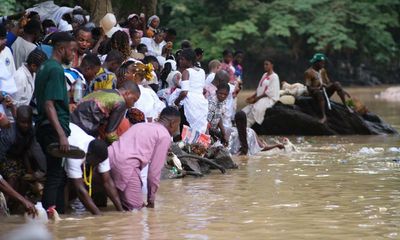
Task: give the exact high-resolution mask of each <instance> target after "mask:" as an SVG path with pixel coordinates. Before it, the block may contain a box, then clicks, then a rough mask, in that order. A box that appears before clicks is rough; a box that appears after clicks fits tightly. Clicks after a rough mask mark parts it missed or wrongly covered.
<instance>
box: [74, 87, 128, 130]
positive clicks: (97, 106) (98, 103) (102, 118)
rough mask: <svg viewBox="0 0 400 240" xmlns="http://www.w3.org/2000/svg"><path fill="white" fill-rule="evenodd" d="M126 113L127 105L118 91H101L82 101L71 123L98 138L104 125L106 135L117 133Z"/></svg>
mask: <svg viewBox="0 0 400 240" xmlns="http://www.w3.org/2000/svg"><path fill="white" fill-rule="evenodd" d="M125 113H126V103H125V100H124V98H123V97H122V96H121V95H120V94H119V92H118V90H114V89H109V90H99V91H95V92H93V93H91V94H89V95H87V96H86V97H84V98H83V99H82V101H81V102H80V103H79V104H78V106H77V107H76V109H75V110H74V112H73V113H72V114H71V122H72V123H74V124H76V125H78V126H79V127H80V128H81V129H82V130H84V131H85V132H86V133H87V134H89V135H91V136H93V137H97V136H98V130H99V127H100V126H102V125H105V132H106V133H112V132H114V131H116V130H117V128H118V126H119V124H120V123H121V121H122V119H123V118H124V116H125Z"/></svg>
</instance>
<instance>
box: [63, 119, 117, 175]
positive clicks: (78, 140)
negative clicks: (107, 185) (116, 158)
mask: <svg viewBox="0 0 400 240" xmlns="http://www.w3.org/2000/svg"><path fill="white" fill-rule="evenodd" d="M69 128H70V129H71V135H70V136H69V137H68V142H69V144H71V145H73V146H76V147H79V148H80V149H82V150H83V151H85V152H87V150H88V147H89V143H90V142H91V141H93V140H94V137H92V136H90V135H88V134H87V133H85V132H84V131H83V130H82V129H81V128H80V127H78V126H77V125H75V124H73V123H69ZM84 162H85V158H82V159H70V158H67V161H66V164H65V171H66V172H67V176H68V178H73V179H76V178H82V176H83V171H82V164H83V163H84ZM110 169H111V168H110V161H109V160H108V158H107V159H106V160H104V161H103V162H101V163H100V164H99V165H98V167H97V171H98V172H99V173H105V172H108V171H110Z"/></svg>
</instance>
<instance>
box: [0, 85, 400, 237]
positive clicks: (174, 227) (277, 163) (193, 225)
mask: <svg viewBox="0 0 400 240" xmlns="http://www.w3.org/2000/svg"><path fill="white" fill-rule="evenodd" d="M354 92H356V93H355V94H354ZM373 94H374V93H373V92H369V91H362V90H359V89H356V90H354V91H353V95H358V96H361V97H360V98H361V99H362V100H363V101H364V102H366V104H367V106H369V109H371V110H372V111H374V112H376V113H378V114H380V115H381V116H383V118H384V119H385V120H386V121H388V122H390V123H392V124H393V125H394V126H396V127H397V129H400V119H399V118H398V116H399V114H400V108H399V104H397V105H396V104H395V103H390V104H386V103H385V104H383V102H374V103H371V102H369V101H370V100H373V98H372V97H371V96H373ZM370 95H371V96H370ZM290 140H291V141H292V142H293V143H295V144H296V145H297V147H298V148H299V152H294V153H290V154H284V153H281V152H279V151H275V152H266V153H262V154H260V155H257V156H253V157H250V158H247V157H238V158H236V161H237V163H238V165H239V169H238V170H232V171H228V173H227V174H225V175H221V174H219V173H217V172H215V173H213V174H211V175H209V176H205V177H203V178H191V179H189V178H186V179H177V180H165V181H162V182H161V187H160V191H159V193H158V195H157V197H158V199H157V201H156V208H155V209H144V210H142V211H136V212H129V213H115V212H106V213H105V214H104V215H103V216H101V217H96V218H94V217H91V216H89V215H84V216H80V217H79V218H78V219H74V218H72V216H68V217H70V218H68V219H66V220H63V221H61V222H60V223H58V224H49V226H48V228H49V230H50V231H51V232H52V233H53V234H54V235H55V236H56V238H57V239H85V240H86V239H113V240H114V239H266V238H268V239H380V238H389V239H399V238H400V187H399V186H400V185H399V183H400V165H399V162H396V161H393V160H396V159H400V153H399V152H396V151H390V148H392V147H396V148H398V147H400V144H399V143H400V137H399V136H329V137H304V138H302V137H298V138H297V137H290ZM364 147H365V148H372V149H375V152H365V151H360V150H362V148H364ZM110 209H111V208H110ZM21 221H22V217H18V216H12V217H11V218H8V219H1V220H0V222H1V223H0V224H1V225H0V234H4V233H5V232H8V231H9V230H10V229H13V228H16V227H18V226H19V225H20V222H21Z"/></svg>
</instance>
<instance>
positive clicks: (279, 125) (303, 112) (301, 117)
mask: <svg viewBox="0 0 400 240" xmlns="http://www.w3.org/2000/svg"><path fill="white" fill-rule="evenodd" d="M331 105H332V110H328V109H327V110H326V113H327V117H328V121H327V122H326V123H325V124H321V123H319V122H318V120H319V118H320V116H321V115H320V110H319V108H318V106H317V103H316V102H315V101H314V100H313V99H312V98H310V97H300V98H297V99H296V103H295V105H284V104H282V103H280V102H277V103H276V104H275V105H274V106H273V107H272V108H269V109H267V111H266V112H265V118H264V122H263V123H262V124H261V125H259V124H257V123H256V124H255V125H254V126H253V129H254V130H255V131H256V132H257V134H260V135H346V134H347V135H349V134H360V135H377V134H397V131H396V130H395V129H394V128H393V127H391V126H390V125H389V124H387V123H385V122H383V121H382V120H381V119H380V118H379V117H378V116H377V115H375V114H373V113H370V112H368V113H367V114H364V115H359V114H357V113H350V112H348V111H347V110H346V108H345V107H344V106H343V105H342V104H339V103H336V102H332V104H331Z"/></svg>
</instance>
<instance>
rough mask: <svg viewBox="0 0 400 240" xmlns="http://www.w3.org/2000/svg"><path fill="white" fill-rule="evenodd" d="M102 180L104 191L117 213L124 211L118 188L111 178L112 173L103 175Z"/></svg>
mask: <svg viewBox="0 0 400 240" xmlns="http://www.w3.org/2000/svg"><path fill="white" fill-rule="evenodd" d="M101 179H102V180H103V185H104V189H105V190H106V194H107V196H108V197H109V198H110V199H111V201H112V202H113V203H114V206H115V208H116V209H117V211H123V209H122V204H121V200H120V199H119V195H118V191H117V188H116V187H115V185H114V181H113V179H112V178H111V175H110V172H109V171H108V172H104V173H101Z"/></svg>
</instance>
